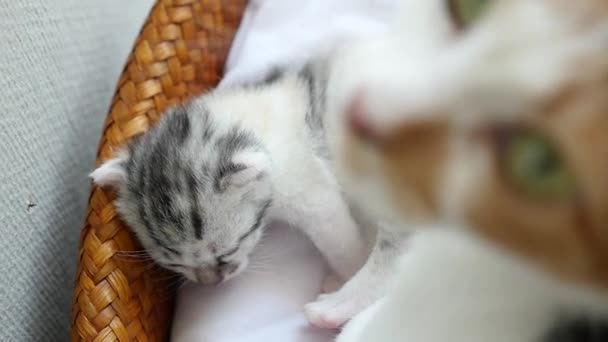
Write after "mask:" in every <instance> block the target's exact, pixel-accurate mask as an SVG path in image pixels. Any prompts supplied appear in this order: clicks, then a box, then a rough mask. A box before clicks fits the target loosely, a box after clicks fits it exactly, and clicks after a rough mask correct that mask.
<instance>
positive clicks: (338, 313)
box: [304, 287, 375, 329]
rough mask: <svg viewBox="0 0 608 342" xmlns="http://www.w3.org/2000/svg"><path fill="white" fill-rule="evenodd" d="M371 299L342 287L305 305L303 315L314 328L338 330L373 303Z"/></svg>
mask: <svg viewBox="0 0 608 342" xmlns="http://www.w3.org/2000/svg"><path fill="white" fill-rule="evenodd" d="M373 297H374V298H375V296H373ZM371 298H372V297H370V296H365V295H363V296H362V295H361V294H358V293H357V292H354V291H352V290H350V289H348V288H344V287H343V288H342V289H341V290H339V291H337V292H334V293H330V294H323V295H320V296H319V298H318V299H317V300H316V301H315V302H312V303H309V304H306V305H305V306H304V314H305V315H306V318H307V319H308V321H309V322H310V323H311V324H312V325H314V326H317V327H320V328H325V329H338V328H339V327H341V326H342V325H343V324H344V323H346V322H347V321H348V320H350V319H351V318H352V317H354V316H355V315H356V314H358V313H359V312H361V311H362V310H363V309H365V308H366V307H367V306H369V305H370V304H371V303H373V301H374V300H373V299H371Z"/></svg>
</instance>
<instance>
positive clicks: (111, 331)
mask: <svg viewBox="0 0 608 342" xmlns="http://www.w3.org/2000/svg"><path fill="white" fill-rule="evenodd" d="M245 5H246V0H157V3H156V5H155V6H154V8H153V9H152V11H151V13H150V15H149V17H148V19H147V20H146V23H145V24H144V26H143V29H142V30H141V33H140V35H139V37H138V39H137V41H136V43H135V46H134V48H133V51H132V52H131V55H130V56H129V59H128V61H127V65H126V67H125V69H124V71H123V73H122V76H121V77H120V80H119V82H118V87H117V89H116V94H115V96H114V99H113V102H112V106H111V108H110V113H109V114H108V118H107V120H106V122H105V126H104V132H103V136H102V138H101V144H100V148H99V153H98V157H97V161H98V163H100V162H102V161H104V160H106V159H108V158H110V157H111V156H112V154H113V151H115V150H116V148H117V147H119V146H123V145H124V144H125V143H126V142H127V141H128V140H129V139H131V138H133V137H134V136H136V135H138V134H141V133H142V132H144V131H145V130H146V129H147V128H148V127H149V126H150V125H151V124H153V123H154V122H156V121H157V120H158V118H159V113H161V112H162V111H163V109H164V108H166V107H167V106H169V105H173V104H176V103H178V102H180V101H184V100H185V99H186V98H188V97H189V96H192V95H196V94H200V93H201V92H203V91H205V90H206V89H209V88H210V87H212V86H214V85H215V84H216V82H217V81H218V80H219V76H220V75H221V71H222V67H223V63H224V60H225V58H226V54H227V51H228V49H229V47H230V43H231V41H232V38H233V36H234V34H235V32H236V29H237V27H238V25H239V22H240V19H241V15H242V13H243V11H244V8H245ZM113 198H114V194H112V192H111V191H108V190H107V189H101V188H98V187H93V189H92V193H91V197H90V200H89V209H88V212H87V217H86V222H85V224H84V228H83V230H82V235H81V240H80V255H79V265H78V270H77V275H76V276H77V278H76V286H75V290H74V302H73V308H72V332H71V339H72V341H81V340H84V341H116V340H118V341H121V342H124V341H163V340H167V339H168V336H169V332H170V327H171V316H172V313H173V302H174V301H173V298H172V297H173V294H174V292H173V291H172V290H171V285H172V284H171V282H172V281H173V279H174V278H173V277H172V275H171V274H168V273H166V272H164V271H162V270H160V269H159V268H158V267H156V266H152V267H150V265H151V264H150V262H149V261H147V260H142V259H141V258H133V257H129V255H139V254H138V253H137V252H135V251H139V250H141V247H140V246H139V244H138V243H137V241H136V239H135V237H134V236H133V235H132V234H131V232H130V231H129V230H128V229H127V228H126V227H125V226H124V225H123V223H122V222H121V221H120V220H119V219H118V217H117V215H116V211H115V210H114V207H113V205H112V201H113Z"/></svg>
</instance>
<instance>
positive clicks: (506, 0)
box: [342, 0, 608, 288]
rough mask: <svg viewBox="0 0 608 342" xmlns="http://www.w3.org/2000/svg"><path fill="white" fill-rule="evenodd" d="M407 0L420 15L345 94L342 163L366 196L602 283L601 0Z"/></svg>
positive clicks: (607, 171)
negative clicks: (367, 189)
mask: <svg viewBox="0 0 608 342" xmlns="http://www.w3.org/2000/svg"><path fill="white" fill-rule="evenodd" d="M410 3H412V4H413V3H418V4H417V6H419V7H421V8H419V9H418V12H416V14H414V13H412V16H416V15H418V16H423V17H424V16H425V15H426V17H425V18H424V19H425V20H420V21H419V22H418V25H419V26H418V27H417V29H416V30H409V31H408V30H405V31H400V32H399V34H397V35H395V36H392V37H387V38H386V41H385V42H383V43H382V44H381V46H382V47H383V50H380V49H376V52H374V53H377V54H379V55H381V54H382V55H385V56H388V57H387V58H381V57H378V58H377V59H378V60H379V64H378V65H376V66H375V67H374V66H372V67H370V70H371V71H372V72H370V73H368V74H365V75H363V76H362V77H361V78H360V80H359V82H353V84H351V85H350V91H351V94H354V95H353V96H351V97H350V98H349V99H348V100H345V101H344V104H343V110H344V113H345V114H346V115H345V116H344V117H345V118H346V120H347V123H346V125H345V127H350V134H347V138H346V139H345V141H344V143H343V145H342V148H343V152H344V153H343V156H342V158H343V160H342V164H345V165H347V168H348V170H349V174H350V176H351V177H352V178H353V179H355V182H356V184H372V185H371V186H370V187H374V189H372V191H370V192H369V193H373V194H378V197H372V196H368V198H369V199H370V201H369V205H370V206H375V207H376V208H377V209H378V210H379V211H385V212H386V214H388V215H397V216H400V217H401V218H402V219H405V220H406V221H409V222H412V223H416V222H419V223H421V222H424V223H427V222H439V223H441V222H449V223H459V224H461V225H462V226H466V227H471V228H472V229H474V230H475V231H476V232H478V233H480V234H481V235H483V236H485V237H487V238H489V239H491V240H492V241H495V242H499V243H500V244H502V245H503V246H506V247H507V248H509V249H511V250H515V251H517V252H519V253H521V254H523V255H525V256H527V257H529V258H530V260H534V261H535V262H537V263H539V264H541V265H543V266H544V267H545V268H547V269H550V270H551V271H553V272H554V273H557V274H559V275H561V276H565V277H567V278H568V279H574V280H577V281H582V282H586V283H588V284H594V285H598V286H601V287H604V288H608V96H607V94H608V3H607V2H605V1H599V0H581V1H562V0H536V1H527V0H495V1H491V0H488V1H477V0H445V1H443V0H429V1H419V2H410ZM423 3H424V4H423ZM406 6H407V5H406ZM411 6H413V5H411ZM410 12H411V11H410ZM402 21H403V22H406V23H405V24H402V25H405V26H407V25H408V24H410V25H414V24H416V20H415V18H413V19H412V20H410V21H406V20H404V19H402ZM410 31H413V32H415V34H416V36H408V32H410ZM412 42H413V43H412ZM361 56H364V54H361ZM368 63H373V62H372V61H368ZM345 98H347V97H345ZM370 179H372V180H373V181H372V180H370ZM355 182H353V183H355ZM378 189H381V191H380V190H378ZM380 194H388V196H383V195H380Z"/></svg>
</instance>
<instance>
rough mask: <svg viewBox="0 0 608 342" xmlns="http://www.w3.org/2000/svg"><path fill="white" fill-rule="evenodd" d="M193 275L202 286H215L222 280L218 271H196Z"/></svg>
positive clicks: (210, 269)
mask: <svg viewBox="0 0 608 342" xmlns="http://www.w3.org/2000/svg"><path fill="white" fill-rule="evenodd" d="M194 274H195V276H196V280H197V281H198V282H200V283H201V284H204V285H217V284H219V283H221V282H222V280H223V279H224V277H223V276H222V275H221V274H220V272H218V270H216V269H212V268H204V269H198V270H196V271H195V272H194Z"/></svg>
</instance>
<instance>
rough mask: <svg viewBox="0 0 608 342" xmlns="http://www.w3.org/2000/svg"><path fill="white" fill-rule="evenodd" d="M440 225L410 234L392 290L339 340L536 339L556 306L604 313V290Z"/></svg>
mask: <svg viewBox="0 0 608 342" xmlns="http://www.w3.org/2000/svg"><path fill="white" fill-rule="evenodd" d="M442 229H443V228H438V229H436V230H430V231H428V232H425V233H420V234H417V235H416V236H414V237H413V238H412V241H411V248H410V250H409V251H408V254H407V255H405V256H404V257H403V258H402V260H401V265H400V268H399V273H398V275H397V279H396V280H395V281H396V283H395V284H394V287H393V289H392V291H390V292H389V295H387V296H386V297H385V298H383V299H381V300H380V301H378V302H376V304H374V305H373V306H371V307H370V308H368V309H367V310H366V311H364V312H363V313H361V314H360V315H359V316H357V317H355V319H353V320H352V321H351V322H350V323H349V324H348V325H347V326H346V328H345V329H344V331H343V332H342V334H341V335H340V336H339V337H338V339H337V342H355V341H357V342H368V341H377V342H392V341H395V342H397V341H412V342H446V341H454V342H489V341H491V342H532V341H542V339H543V337H545V335H546V334H547V333H548V332H549V329H550V328H551V327H552V326H553V325H554V324H555V323H556V322H558V320H559V319H560V318H561V317H560V315H562V314H563V315H566V317H567V315H570V314H571V315H577V314H579V313H581V312H583V313H585V314H586V315H588V316H589V317H594V316H604V317H605V316H606V314H608V305H607V304H608V302H607V301H606V297H605V296H601V295H599V294H596V293H593V292H592V291H585V290H582V289H580V288H578V287H576V286H567V285H565V284H562V283H559V282H556V281H555V280H554V279H551V278H549V277H548V276H545V275H544V274H542V273H540V272H537V271H536V270H534V269H532V268H530V267H528V266H527V265H526V263H524V262H522V261H521V260H517V259H515V258H513V257H511V256H509V255H508V254H507V253H505V252H504V251H501V250H498V249H496V248H495V247H493V246H490V245H488V244H487V243H485V242H482V241H479V240H476V239H475V238H474V237H473V236H471V235H469V234H467V233H465V232H456V231H450V232H446V231H443V230H442ZM440 230H441V231H440Z"/></svg>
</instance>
